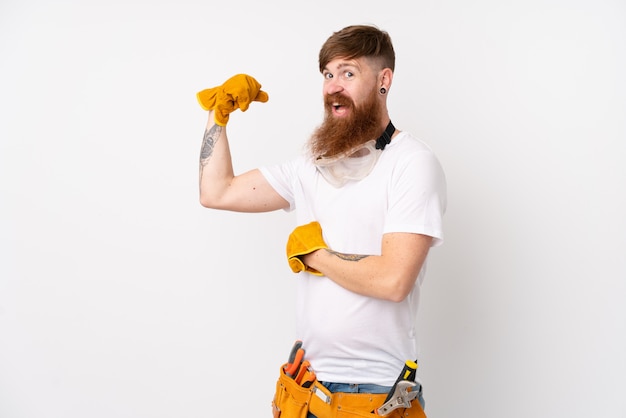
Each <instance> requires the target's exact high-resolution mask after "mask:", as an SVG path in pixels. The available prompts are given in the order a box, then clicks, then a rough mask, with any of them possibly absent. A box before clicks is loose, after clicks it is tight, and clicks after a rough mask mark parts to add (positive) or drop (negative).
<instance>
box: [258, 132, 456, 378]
mask: <svg viewBox="0 0 626 418" xmlns="http://www.w3.org/2000/svg"><path fill="white" fill-rule="evenodd" d="M260 170H261V172H262V173H263V175H264V176H265V178H266V179H267V180H268V182H269V183H270V184H271V185H272V187H273V188H274V189H275V190H276V191H277V192H278V193H279V194H280V195H281V196H282V197H283V198H284V199H285V200H287V201H288V202H289V205H290V207H289V209H288V210H289V211H291V210H296V219H297V224H298V225H302V224H305V223H309V222H311V221H314V220H316V221H318V222H319V223H320V224H321V226H322V232H323V236H324V241H325V242H326V244H327V245H328V246H329V247H330V248H331V249H333V250H334V251H338V252H342V253H347V254H368V255H380V253H381V243H382V237H383V234H385V233H390V232H411V233H418V234H425V235H429V236H432V237H434V240H433V246H437V245H440V244H441V243H442V242H443V226H442V218H443V214H444V212H445V207H446V180H445V175H444V172H443V170H442V167H441V165H440V163H439V161H438V159H437V157H436V156H435V155H434V153H433V152H432V151H431V149H430V148H429V147H428V146H427V145H426V144H424V143H423V142H422V141H420V140H418V139H416V138H415V137H413V136H411V135H410V134H408V133H406V132H400V133H399V134H398V135H397V136H396V137H395V138H394V139H393V140H392V141H391V143H390V144H389V145H387V146H386V148H385V149H384V151H382V154H381V156H380V158H379V160H378V162H377V163H376V166H375V167H374V169H373V170H372V172H371V173H370V174H369V175H368V176H367V177H366V178H364V179H363V180H360V181H353V182H349V183H347V184H346V185H344V186H343V187H341V188H335V187H334V186H332V185H330V184H329V183H328V182H327V181H326V180H325V179H324V178H323V177H322V176H321V175H320V174H319V172H318V171H317V169H316V168H315V166H314V165H313V164H312V162H311V161H310V160H309V159H308V158H307V157H305V156H301V157H299V158H296V159H294V160H292V161H289V162H286V163H283V164H279V165H275V166H271V167H262V168H261V169H260ZM425 264H426V263H424V268H422V271H421V272H420V273H419V275H418V277H416V285H415V286H414V288H413V290H412V291H411V292H410V294H409V295H408V297H407V298H406V299H405V300H403V301H402V302H399V303H396V302H390V301H385V300H382V299H375V298H371V297H366V296H361V295H358V294H356V293H353V292H350V291H348V290H346V289H344V288H342V287H340V286H339V285H337V284H335V283H334V282H333V281H332V280H330V279H328V278H327V277H323V276H322V277H320V276H314V275H310V274H308V273H304V272H303V273H299V274H298V276H297V277H296V278H295V280H297V312H296V328H297V329H296V332H297V338H298V339H301V340H302V341H303V346H304V348H305V350H306V358H307V359H308V360H309V361H310V362H311V365H312V367H313V369H314V370H315V373H316V375H317V377H318V379H319V380H321V381H327V382H337V383H373V384H378V385H385V386H390V385H392V384H393V383H394V382H395V380H396V378H397V376H398V373H399V372H400V370H401V369H402V366H403V365H404V362H405V361H406V360H415V359H416V358H417V341H416V332H415V319H416V314H417V308H418V302H419V293H420V285H421V283H422V281H423V278H424V273H425Z"/></svg>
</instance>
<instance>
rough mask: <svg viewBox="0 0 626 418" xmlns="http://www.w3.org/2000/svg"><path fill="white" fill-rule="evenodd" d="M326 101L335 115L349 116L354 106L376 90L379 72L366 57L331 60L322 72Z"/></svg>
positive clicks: (339, 116)
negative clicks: (375, 70) (370, 64)
mask: <svg viewBox="0 0 626 418" xmlns="http://www.w3.org/2000/svg"><path fill="white" fill-rule="evenodd" d="M322 75H323V77H324V89H323V95H324V101H325V103H326V105H327V106H331V107H332V108H331V109H329V110H330V111H331V113H332V115H333V116H335V117H338V118H343V117H348V116H349V115H350V113H351V111H352V110H353V109H354V106H359V105H361V104H362V103H363V102H365V101H367V100H369V99H370V97H371V93H372V91H373V90H376V76H377V74H376V73H375V72H374V71H373V69H372V68H371V67H370V66H369V65H368V62H367V60H366V59H365V58H358V59H353V60H344V59H341V58H338V59H335V60H333V61H330V62H329V63H328V65H326V67H325V68H324V71H323V72H322Z"/></svg>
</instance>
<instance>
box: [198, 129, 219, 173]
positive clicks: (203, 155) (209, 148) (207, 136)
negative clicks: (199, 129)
mask: <svg viewBox="0 0 626 418" xmlns="http://www.w3.org/2000/svg"><path fill="white" fill-rule="evenodd" d="M221 133H222V127H221V126H219V125H213V126H212V127H211V128H210V129H207V130H205V131H204V138H203V139H202V149H201V150H200V167H204V166H205V165H207V164H208V163H209V160H210V159H211V156H212V155H213V148H215V144H216V143H217V140H218V139H219V138H220V134H221Z"/></svg>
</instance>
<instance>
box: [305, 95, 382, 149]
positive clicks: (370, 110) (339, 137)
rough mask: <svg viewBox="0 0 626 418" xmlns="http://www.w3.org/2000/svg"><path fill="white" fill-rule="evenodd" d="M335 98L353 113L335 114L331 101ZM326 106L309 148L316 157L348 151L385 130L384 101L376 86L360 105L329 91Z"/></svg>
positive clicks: (376, 136) (334, 100)
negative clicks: (383, 125) (383, 120)
mask: <svg viewBox="0 0 626 418" xmlns="http://www.w3.org/2000/svg"><path fill="white" fill-rule="evenodd" d="M335 102H338V103H340V104H342V105H344V106H348V107H350V109H351V113H350V115H349V116H348V117H345V118H338V117H335V116H333V113H332V103H335ZM324 109H325V114H324V121H323V122H322V124H321V125H320V126H318V127H317V128H316V129H315V131H314V132H313V134H312V135H311V138H310V140H309V149H310V151H311V154H312V155H313V157H314V158H317V157H320V156H324V157H332V156H334V155H337V154H340V153H342V152H346V151H348V150H350V149H352V148H354V147H356V146H358V145H361V144H364V143H366V142H367V141H369V140H372V139H376V138H378V137H379V136H380V134H381V133H382V130H381V127H380V126H381V120H380V115H381V114H382V112H381V105H380V102H379V101H378V98H377V95H376V91H375V90H373V91H372V94H371V95H370V97H369V98H368V100H367V101H366V102H365V103H363V105H362V106H359V107H357V106H355V104H354V102H353V101H352V100H350V99H349V98H347V97H345V96H343V95H341V94H338V93H337V94H333V95H328V96H326V98H325V100H324Z"/></svg>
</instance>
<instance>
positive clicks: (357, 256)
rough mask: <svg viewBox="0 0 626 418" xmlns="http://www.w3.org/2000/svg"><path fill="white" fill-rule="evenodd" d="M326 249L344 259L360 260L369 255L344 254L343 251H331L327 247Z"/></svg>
mask: <svg viewBox="0 0 626 418" xmlns="http://www.w3.org/2000/svg"><path fill="white" fill-rule="evenodd" d="M327 251H328V252H329V253H331V254H333V255H335V256H337V257H339V258H341V259H342V260H346V261H359V260H362V259H364V258H366V257H369V255H364V254H344V253H338V252H337V251H333V250H330V249H327Z"/></svg>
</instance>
